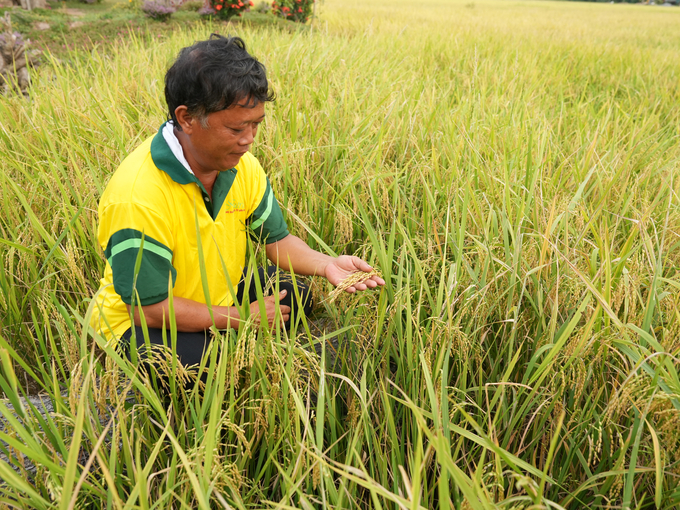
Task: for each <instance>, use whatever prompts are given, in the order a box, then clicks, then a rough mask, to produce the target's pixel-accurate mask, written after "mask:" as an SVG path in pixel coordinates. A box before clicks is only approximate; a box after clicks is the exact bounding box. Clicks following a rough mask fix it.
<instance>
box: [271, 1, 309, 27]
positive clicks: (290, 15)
mask: <svg viewBox="0 0 680 510" xmlns="http://www.w3.org/2000/svg"><path fill="white" fill-rule="evenodd" d="M313 5H314V0H274V2H273V3H272V12H273V13H274V14H276V15H277V16H279V17H281V18H283V19H287V20H290V21H297V22H298V23H305V22H306V21H307V20H308V19H309V17H310V16H311V15H312V6H313Z"/></svg>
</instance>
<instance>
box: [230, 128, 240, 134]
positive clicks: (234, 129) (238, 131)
mask: <svg viewBox="0 0 680 510" xmlns="http://www.w3.org/2000/svg"><path fill="white" fill-rule="evenodd" d="M229 129H231V130H232V131H233V132H234V133H236V134H239V133H243V129H236V128H229Z"/></svg>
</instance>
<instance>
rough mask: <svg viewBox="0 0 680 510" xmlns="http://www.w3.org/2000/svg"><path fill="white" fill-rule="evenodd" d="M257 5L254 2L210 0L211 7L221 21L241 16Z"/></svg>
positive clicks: (245, 0) (247, 0) (248, 0)
mask: <svg viewBox="0 0 680 510" xmlns="http://www.w3.org/2000/svg"><path fill="white" fill-rule="evenodd" d="M253 5H255V4H254V3H253V2H252V0H210V6H211V7H212V8H213V9H214V11H215V16H217V17H218V18H221V19H229V18H231V17H233V16H241V15H243V13H244V12H247V11H249V10H250V8H251V7H252V6H253Z"/></svg>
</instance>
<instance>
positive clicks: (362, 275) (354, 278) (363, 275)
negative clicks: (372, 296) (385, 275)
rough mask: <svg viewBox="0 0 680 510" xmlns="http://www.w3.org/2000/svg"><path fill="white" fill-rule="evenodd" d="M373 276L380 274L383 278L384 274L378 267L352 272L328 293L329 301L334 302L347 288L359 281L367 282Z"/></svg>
mask: <svg viewBox="0 0 680 510" xmlns="http://www.w3.org/2000/svg"><path fill="white" fill-rule="evenodd" d="M373 276H379V277H380V278H382V274H381V273H380V271H378V270H377V269H373V270H372V271H369V272H365V271H354V272H353V273H350V274H349V275H348V276H347V278H345V279H344V280H342V281H341V282H340V283H339V284H338V286H337V287H335V289H333V291H332V292H331V293H330V294H329V295H328V302H329V303H332V302H333V301H335V300H336V299H338V296H340V294H342V293H343V292H345V291H346V290H347V289H349V288H350V287H352V286H354V285H356V284H357V283H361V282H365V281H366V280H368V279H369V278H371V277H373Z"/></svg>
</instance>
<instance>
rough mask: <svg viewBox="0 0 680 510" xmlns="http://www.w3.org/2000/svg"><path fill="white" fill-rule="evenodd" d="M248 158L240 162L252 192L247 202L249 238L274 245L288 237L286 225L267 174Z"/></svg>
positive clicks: (251, 158)
mask: <svg viewBox="0 0 680 510" xmlns="http://www.w3.org/2000/svg"><path fill="white" fill-rule="evenodd" d="M248 156H249V157H248V158H247V159H246V158H243V159H242V160H241V161H242V162H244V163H246V165H245V168H244V170H245V174H246V175H247V177H246V179H247V181H248V182H249V186H248V187H249V188H250V189H251V190H252V191H251V198H250V199H249V200H247V202H248V204H249V207H248V211H249V214H250V215H249V216H248V225H249V227H250V229H249V230H250V236H251V238H252V239H253V240H255V241H258V242H262V241H264V242H265V243H267V244H271V243H275V242H277V241H280V240H281V239H283V238H284V237H286V236H287V235H288V225H287V224H286V220H285V219H284V217H283V213H282V212H281V207H279V202H278V200H276V196H275V195H274V191H273V190H272V186H271V183H270V182H269V179H268V178H267V174H265V172H264V169H263V168H262V166H261V165H260V162H259V161H257V159H256V158H255V157H253V156H252V155H251V154H248Z"/></svg>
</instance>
